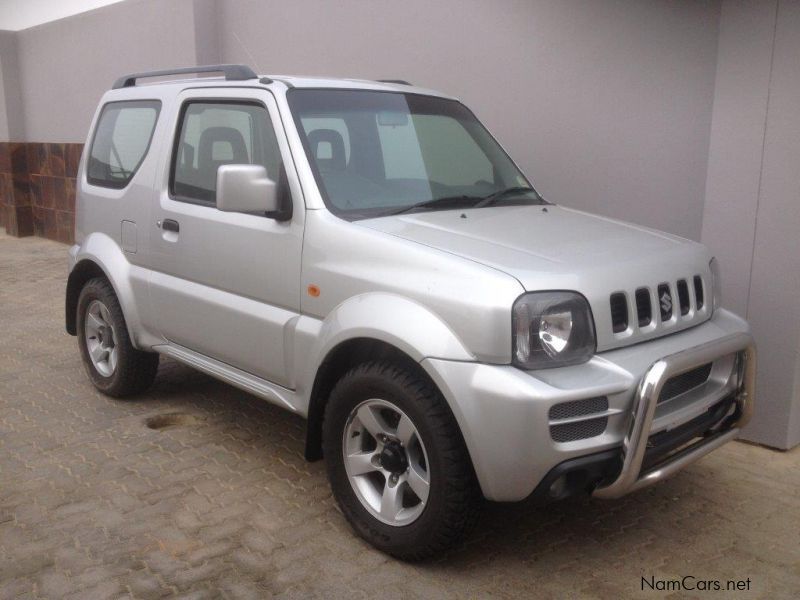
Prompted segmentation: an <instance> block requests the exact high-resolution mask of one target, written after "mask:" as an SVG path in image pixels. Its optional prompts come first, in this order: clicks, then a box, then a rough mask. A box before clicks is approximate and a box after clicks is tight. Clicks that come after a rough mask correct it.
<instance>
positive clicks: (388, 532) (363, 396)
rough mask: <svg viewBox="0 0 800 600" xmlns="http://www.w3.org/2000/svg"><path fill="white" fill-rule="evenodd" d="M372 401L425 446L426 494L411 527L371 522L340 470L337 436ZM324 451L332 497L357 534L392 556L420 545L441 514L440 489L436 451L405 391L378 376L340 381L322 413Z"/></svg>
mask: <svg viewBox="0 0 800 600" xmlns="http://www.w3.org/2000/svg"><path fill="white" fill-rule="evenodd" d="M373 398H378V399H382V400H386V401H388V402H391V403H392V404H394V405H395V406H397V408H399V409H400V410H402V411H403V412H404V413H405V414H406V415H407V416H408V417H409V418H410V419H411V421H412V422H413V423H414V426H415V427H416V429H417V432H418V434H419V436H420V438H421V440H422V443H423V445H424V446H425V452H426V454H427V459H428V473H429V480H430V492H429V494H428V503H427V505H426V506H425V508H424V509H423V512H422V514H421V515H420V516H419V517H418V518H417V519H416V520H415V521H414V522H413V523H410V524H408V525H403V526H393V525H388V524H386V523H383V522H381V521H380V520H378V519H376V518H375V517H374V516H373V515H372V514H371V513H370V512H369V511H368V510H367V509H366V508H365V507H364V506H363V505H362V503H361V501H360V500H359V498H358V496H357V495H356V492H355V490H353V486H352V485H351V483H350V480H349V477H348V475H347V471H346V468H345V465H344V456H343V452H344V450H343V444H342V442H343V435H344V430H345V426H346V424H347V420H348V418H349V416H350V414H351V412H352V410H353V409H354V408H355V407H356V406H358V405H359V404H361V403H362V402H364V401H365V400H369V399H373ZM324 426H325V431H324V451H325V460H326V463H327V468H328V475H329V478H330V480H331V485H332V487H333V491H334V494H335V495H336V498H337V500H338V501H339V505H340V506H341V508H342V511H343V512H344V513H345V516H347V517H348V518H349V520H350V522H351V523H352V524H353V525H354V527H355V528H356V529H357V530H358V532H359V533H360V534H361V535H362V536H363V537H365V538H366V539H368V540H369V541H370V542H371V543H373V544H375V545H376V546H378V547H379V548H381V549H383V550H385V551H387V552H390V553H395V552H397V551H398V550H399V551H400V552H403V551H404V549H405V548H407V549H408V551H409V552H411V551H413V548H414V547H416V546H417V545H418V544H420V543H422V542H423V540H426V539H427V538H428V536H429V533H430V531H432V530H433V529H434V526H435V525H436V523H437V522H438V521H439V520H440V519H441V516H442V511H443V510H444V509H445V486H446V484H447V482H446V478H445V476H444V468H443V460H442V455H441V454H442V453H441V449H440V448H439V447H438V444H437V442H436V436H435V435H434V432H433V431H432V428H431V426H430V423H429V422H428V419H427V418H426V417H425V414H424V412H423V411H422V409H421V407H420V405H419V403H417V402H415V401H414V397H413V395H412V394H411V393H409V390H407V389H405V387H404V386H402V385H400V384H398V382H396V381H393V380H391V379H388V378H385V377H381V376H380V375H378V374H362V375H360V376H357V377H345V378H344V379H342V381H340V383H339V384H337V385H336V387H335V388H334V390H333V393H332V394H331V398H330V401H329V405H328V410H327V412H326V418H325V424H324Z"/></svg>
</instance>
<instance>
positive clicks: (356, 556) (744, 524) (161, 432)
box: [0, 230, 800, 600]
mask: <svg viewBox="0 0 800 600" xmlns="http://www.w3.org/2000/svg"><path fill="white" fill-rule="evenodd" d="M66 252H67V248H66V246H63V245H60V244H57V243H54V242H49V241H45V240H42V239H38V238H26V239H15V238H11V237H8V236H6V235H5V234H3V233H2V232H1V230H0V598H3V599H5V598H16V597H22V598H39V597H47V598H63V597H69V598H81V599H87V598H111V597H129V596H132V597H137V598H157V597H162V596H168V595H169V596H171V595H185V596H186V597H191V598H217V597H225V598H239V597H241V598H264V597H271V596H274V597H282V598H310V597H319V598H373V597H379V598H381V599H382V600H386V599H389V598H462V597H474V598H483V597H497V598H511V597H536V598H564V597H570V598H621V597H641V598H653V597H664V596H670V597H698V598H707V597H720V598H722V597H725V598H731V597H733V598H739V597H741V598H770V599H771V598H790V597H797V594H798V592H800V535H798V534H800V494H798V490H799V489H800V449H796V450H795V451H793V452H788V453H780V452H773V451H770V450H767V449H764V448H760V447H756V446H751V445H745V444H742V443H733V444H729V445H728V446H726V447H724V448H723V449H721V450H720V451H718V452H716V453H714V454H712V455H710V456H709V457H707V458H705V459H704V460H702V461H701V462H699V463H697V464H695V465H694V466H692V467H690V468H689V469H687V470H686V471H684V472H683V473H681V474H679V475H678V476H676V477H675V478H673V479H672V480H670V481H667V482H665V483H663V484H662V485H659V486H657V487H655V488H651V489H648V490H644V491H642V492H639V493H637V494H635V495H633V496H629V497H628V498H625V499H623V500H620V501H614V502H602V501H590V500H581V501H573V502H569V503H564V504H561V505H555V506H552V507H550V508H546V509H541V508H534V507H531V506H526V505H524V504H520V505H490V506H488V507H487V510H486V512H485V514H484V517H483V519H482V521H481V523H480V524H479V526H478V528H477V530H476V531H475V532H474V533H473V535H472V536H471V537H470V538H469V540H468V541H467V542H466V543H465V544H464V545H463V546H461V547H460V548H457V549H455V550H454V551H452V552H450V553H449V554H447V555H446V556H441V557H440V558H438V559H437V560H435V561H432V562H429V563H426V564H417V565H408V564H403V563H400V562H397V561H395V560H393V559H391V558H387V557H386V556H384V555H383V554H380V553H379V552H377V551H374V550H373V549H371V548H370V547H369V546H367V545H366V544H365V543H363V542H362V541H360V540H359V539H358V538H356V537H355V536H354V535H353V534H352V533H351V531H350V529H349V527H348V525H347V523H346V522H345V521H344V519H343V518H342V516H341V515H340V513H339V512H338V510H337V508H336V506H335V503H334V502H333V500H332V498H331V495H330V492H329V490H328V483H327V480H326V478H325V473H324V468H323V464H321V463H315V464H307V463H306V462H305V461H304V460H303V457H302V451H303V435H304V423H303V421H302V420H301V419H299V418H297V417H295V416H292V415H289V414H287V413H285V412H282V411H281V410H279V409H277V408H274V407H272V406H270V405H268V404H266V403H264V402H262V401H260V400H258V399H256V398H254V397H252V396H249V395H247V394H245V393H243V392H240V391H238V390H236V389H234V388H231V387H229V386H227V385H224V384H221V383H218V382H216V381H214V380H212V379H210V378H208V377H206V376H204V375H201V374H199V373H196V372H194V371H192V370H190V369H188V368H186V367H183V366H180V365H177V364H175V363H172V362H166V361H164V362H162V368H161V372H160V374H159V377H158V379H157V382H156V385H155V386H154V387H153V389H152V390H151V391H150V392H149V393H148V394H146V395H145V396H143V397H141V398H138V399H136V400H131V401H115V400H110V399H108V398H106V397H103V396H101V395H99V394H97V393H96V392H95V391H94V389H93V388H92V387H91V386H90V385H89V382H88V380H87V378H86V376H85V375H84V372H83V368H82V366H81V363H80V358H79V355H78V350H77V347H76V342H75V339H74V338H72V337H69V336H68V335H67V334H66V333H65V332H64V326H63V293H64V283H65V276H66V272H65V269H66ZM148 423H150V425H151V426H160V425H161V426H163V425H166V426H164V427H161V428H157V429H152V428H150V427H148ZM684 576H692V577H695V578H696V579H695V580H686V583H691V582H692V581H694V582H695V585H697V582H699V581H700V580H719V581H720V582H721V585H722V586H723V588H724V586H725V585H726V582H727V580H739V579H741V580H746V579H748V578H749V579H750V584H749V588H750V589H749V591H738V592H735V593H725V592H717V593H710V594H709V593H708V592H704V591H698V590H695V591H688V592H686V591H684V592H680V593H678V592H676V591H675V588H674V587H672V588H669V589H670V590H671V591H664V590H663V588H664V587H665V586H669V585H670V584H668V583H666V582H667V581H668V580H674V579H681V578H683V577H684ZM643 577H644V578H646V579H647V580H648V581H650V578H651V577H652V578H655V582H654V584H655V585H656V587H660V588H662V589H661V591H652V590H650V589H649V588H648V587H646V585H645V589H644V590H643V589H642V586H643V583H642V578H643ZM659 582H661V583H659ZM742 585H746V584H745V583H743V584H742Z"/></svg>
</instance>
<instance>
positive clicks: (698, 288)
mask: <svg viewBox="0 0 800 600" xmlns="http://www.w3.org/2000/svg"><path fill="white" fill-rule="evenodd" d="M694 299H695V303H696V304H697V310H700V309H701V308H703V306H704V305H705V295H704V293H703V279H702V277H700V275H695V276H694Z"/></svg>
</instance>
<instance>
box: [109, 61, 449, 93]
mask: <svg viewBox="0 0 800 600" xmlns="http://www.w3.org/2000/svg"><path fill="white" fill-rule="evenodd" d="M196 73H224V77H192V78H189V79H186V78H183V79H177V78H173V79H169V80H164V79H163V78H164V77H174V76H178V75H189V74H196ZM153 77H159V78H162V79H161V80H159V81H153V80H152V78H153ZM147 78H150V79H151V80H150V81H143V82H141V83H139V81H138V80H139V79H147ZM275 82H278V83H282V84H283V85H284V86H286V87H287V88H325V89H358V90H375V91H391V92H403V93H413V94H425V95H428V96H440V97H444V98H451V96H448V95H446V94H442V93H441V92H437V91H435V90H430V89H427V88H422V87H418V86H414V85H411V84H407V83H403V82H399V81H397V80H391V81H373V80H369V79H344V78H334V77H302V76H297V75H266V76H262V75H256V73H255V72H254V71H253V70H251V69H250V68H249V67H247V66H246V65H208V66H199V67H186V68H179V69H168V70H163V71H147V72H142V73H132V74H130V75H125V76H123V77H120V78H119V79H118V80H117V81H116V82H115V83H114V86H113V89H114V90H120V89H133V88H140V87H147V88H151V89H152V88H153V87H166V86H185V85H187V84H190V85H191V87H229V86H233V87H242V86H243V85H246V86H248V87H250V86H252V87H260V86H265V87H266V86H270V85H272V84H274V83H275Z"/></svg>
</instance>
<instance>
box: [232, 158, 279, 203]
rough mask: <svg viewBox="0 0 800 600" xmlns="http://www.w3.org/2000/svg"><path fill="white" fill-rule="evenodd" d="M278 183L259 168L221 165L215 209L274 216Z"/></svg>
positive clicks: (256, 166) (262, 168)
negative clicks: (272, 214) (271, 214)
mask: <svg viewBox="0 0 800 600" xmlns="http://www.w3.org/2000/svg"><path fill="white" fill-rule="evenodd" d="M277 189H278V184H277V183H275V182H274V181H272V179H270V178H269V177H267V170H266V169H265V168H264V167H263V166H261V165H222V166H221V167H219V168H218V169H217V208H218V209H219V210H222V211H225V212H241V213H273V212H275V211H277V210H278V193H277Z"/></svg>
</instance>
